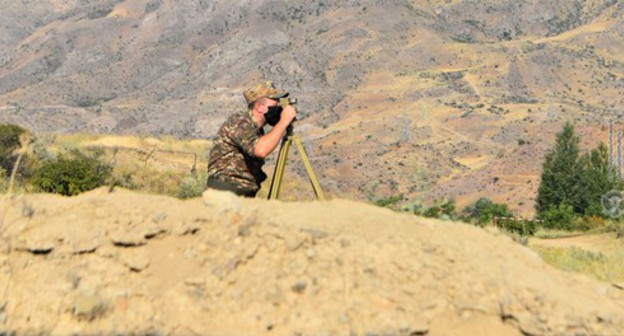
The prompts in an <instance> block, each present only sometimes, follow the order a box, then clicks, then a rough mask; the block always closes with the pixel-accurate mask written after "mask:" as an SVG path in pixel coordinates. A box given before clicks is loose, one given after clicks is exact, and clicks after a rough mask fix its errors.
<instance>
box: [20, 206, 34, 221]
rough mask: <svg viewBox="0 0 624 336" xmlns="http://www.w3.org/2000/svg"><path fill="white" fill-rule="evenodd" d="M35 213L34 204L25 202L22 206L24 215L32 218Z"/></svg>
mask: <svg viewBox="0 0 624 336" xmlns="http://www.w3.org/2000/svg"><path fill="white" fill-rule="evenodd" d="M34 215H35V209H34V208H33V207H32V205H30V204H28V203H24V205H23V206H22V216H24V217H26V218H29V219H30V218H32V217H33V216H34Z"/></svg>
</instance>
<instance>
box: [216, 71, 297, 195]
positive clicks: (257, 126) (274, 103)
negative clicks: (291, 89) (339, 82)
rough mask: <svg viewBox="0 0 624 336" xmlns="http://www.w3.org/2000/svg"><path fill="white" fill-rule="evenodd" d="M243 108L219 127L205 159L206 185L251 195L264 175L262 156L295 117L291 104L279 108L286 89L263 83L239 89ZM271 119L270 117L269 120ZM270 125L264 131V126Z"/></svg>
mask: <svg viewBox="0 0 624 336" xmlns="http://www.w3.org/2000/svg"><path fill="white" fill-rule="evenodd" d="M243 95H244V96H245V99H246V100H247V105H248V109H247V110H246V111H243V112H240V113H237V114H234V115H232V116H230V117H229V118H228V119H227V120H226V121H225V123H223V125H222V126H221V128H220V129H219V132H218V133H217V139H216V140H215V143H214V146H213V147H212V149H211V150H210V156H209V158H208V183H207V185H208V187H209V188H212V189H218V190H228V191H231V192H234V193H235V194H237V195H239V196H245V197H255V196H256V193H258V190H260V184H261V183H262V181H264V180H266V178H267V176H266V174H265V173H264V172H263V171H262V166H263V165H264V158H265V157H267V156H268V155H269V154H271V152H273V150H274V149H275V148H276V147H277V145H278V144H279V142H280V140H281V139H282V136H283V135H284V132H286V128H287V127H288V125H290V123H292V121H293V120H294V119H295V117H296V116H297V111H296V110H295V108H294V107H293V106H292V105H288V106H286V107H284V108H283V109H282V107H281V106H280V105H279V99H280V98H285V97H287V96H288V92H286V91H282V90H278V89H276V88H275V86H274V85H273V83H271V82H266V83H263V84H260V85H257V86H255V87H253V88H251V89H248V90H246V91H245V92H243ZM272 119H274V120H272ZM267 123H268V124H270V125H272V126H273V128H272V129H271V130H270V131H269V132H268V133H266V134H265V133H264V126H265V125H266V124H267Z"/></svg>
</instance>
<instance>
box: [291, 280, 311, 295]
mask: <svg viewBox="0 0 624 336" xmlns="http://www.w3.org/2000/svg"><path fill="white" fill-rule="evenodd" d="M307 286H308V284H307V283H306V282H305V281H297V282H296V283H295V284H294V285H293V286H292V287H291V289H292V290H293V292H295V293H297V294H301V293H303V292H305V289H306V287H307Z"/></svg>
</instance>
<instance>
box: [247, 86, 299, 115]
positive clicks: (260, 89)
mask: <svg viewBox="0 0 624 336" xmlns="http://www.w3.org/2000/svg"><path fill="white" fill-rule="evenodd" d="M243 96H245V100H246V101H247V105H248V106H249V109H250V110H251V109H253V108H254V105H255V103H257V102H260V100H261V99H262V98H269V99H270V100H276V101H277V100H279V99H280V98H286V97H288V92H286V91H284V90H278V89H277V88H275V85H273V83H272V82H264V83H262V84H259V85H256V86H253V87H251V88H249V89H247V90H245V92H243ZM265 102H266V100H265Z"/></svg>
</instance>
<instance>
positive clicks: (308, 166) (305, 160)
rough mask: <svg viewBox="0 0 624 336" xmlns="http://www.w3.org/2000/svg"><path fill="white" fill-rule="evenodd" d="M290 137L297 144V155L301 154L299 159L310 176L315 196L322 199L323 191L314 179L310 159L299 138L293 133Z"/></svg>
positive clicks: (323, 196)
mask: <svg viewBox="0 0 624 336" xmlns="http://www.w3.org/2000/svg"><path fill="white" fill-rule="evenodd" d="M292 139H293V140H294V141H295V145H297V150H298V151H299V156H301V161H303V165H304V166H305V169H306V171H307V172H308V177H309V178H310V183H311V184H312V189H314V193H315V194H316V198H317V199H319V200H321V201H324V200H325V195H323V191H322V190H321V185H320V184H319V183H318V180H317V179H316V175H315V174H314V170H313V169H312V164H310V160H309V159H308V154H306V151H305V148H303V145H302V144H301V140H299V137H297V136H295V135H293V136H292Z"/></svg>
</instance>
